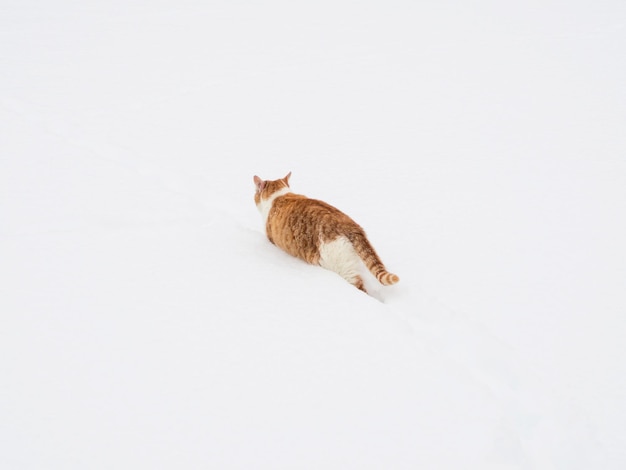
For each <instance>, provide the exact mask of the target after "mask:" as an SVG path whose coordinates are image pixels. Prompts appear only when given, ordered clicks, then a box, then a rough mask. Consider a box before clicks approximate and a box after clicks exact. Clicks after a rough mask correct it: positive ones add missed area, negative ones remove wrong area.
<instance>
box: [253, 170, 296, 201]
mask: <svg viewBox="0 0 626 470" xmlns="http://www.w3.org/2000/svg"><path fill="white" fill-rule="evenodd" d="M289 178H291V172H289V173H287V176H285V177H284V178H281V179H279V180H274V181H265V180H262V179H261V178H259V177H258V176H256V175H255V176H254V185H255V186H256V192H255V193H254V202H255V204H256V206H257V207H258V208H259V210H261V204H262V203H263V202H267V201H271V200H272V199H273V198H272V195H275V194H276V193H277V192H278V191H280V192H281V193H283V194H284V193H287V192H290V189H289Z"/></svg>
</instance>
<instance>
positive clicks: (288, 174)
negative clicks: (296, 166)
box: [283, 171, 291, 186]
mask: <svg viewBox="0 0 626 470" xmlns="http://www.w3.org/2000/svg"><path fill="white" fill-rule="evenodd" d="M289 178H291V171H290V172H289V173H287V176H285V177H284V178H283V181H284V182H285V183H287V186H289Z"/></svg>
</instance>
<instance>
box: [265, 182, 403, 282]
mask: <svg viewBox="0 0 626 470" xmlns="http://www.w3.org/2000/svg"><path fill="white" fill-rule="evenodd" d="M290 177H291V172H289V173H288V174H287V176H285V177H284V178H282V179H279V180H274V181H265V180H262V179H261V178H259V177H258V176H254V178H253V180H254V184H255V186H256V193H255V195H254V202H255V203H256V206H257V208H258V210H259V212H260V213H261V216H262V218H263V222H264V223H265V231H266V234H267V238H268V239H269V241H270V242H272V243H273V244H274V245H276V246H278V247H279V248H282V249H283V250H284V251H286V252H287V253H289V254H290V255H292V256H295V257H297V258H300V259H302V260H304V261H306V262H307V263H310V264H314V265H319V266H322V267H323V268H326V269H329V270H331V271H334V272H336V273H337V274H339V275H340V276H341V277H343V278H344V279H345V280H346V281H348V282H349V283H350V284H352V285H354V286H355V287H356V288H358V289H360V290H362V291H363V292H366V293H367V291H366V290H365V285H364V282H363V278H362V277H361V275H360V269H359V268H360V267H361V262H362V263H363V264H365V266H366V267H367V269H369V271H370V272H371V273H372V274H373V275H374V277H375V278H376V279H377V280H378V282H380V283H381V284H382V285H385V286H388V285H391V284H395V283H396V282H398V281H399V280H400V279H399V278H398V276H396V275H395V274H392V273H390V272H388V271H387V269H386V268H385V266H384V265H383V263H382V261H381V260H380V258H379V257H378V255H377V254H376V251H375V250H374V248H373V247H372V245H371V244H370V242H369V240H368V239H367V236H366V235H365V231H364V230H363V229H362V228H361V227H360V226H359V225H358V224H357V223H356V222H355V221H354V220H352V219H351V218H350V217H348V216H347V215H346V214H344V213H343V212H341V211H340V210H339V209H337V208H335V207H333V206H331V205H330V204H327V203H325V202H323V201H318V200H317V199H309V198H308V197H306V196H303V195H301V194H295V193H293V192H291V188H290V186H289V178H290Z"/></svg>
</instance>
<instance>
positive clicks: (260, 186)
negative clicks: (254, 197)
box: [254, 175, 265, 191]
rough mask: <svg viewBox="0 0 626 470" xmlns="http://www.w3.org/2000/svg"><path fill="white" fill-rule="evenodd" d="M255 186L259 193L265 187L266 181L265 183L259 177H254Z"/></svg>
mask: <svg viewBox="0 0 626 470" xmlns="http://www.w3.org/2000/svg"><path fill="white" fill-rule="evenodd" d="M254 185H255V186H256V190H257V191H262V190H263V188H264V187H265V181H263V180H262V179H261V178H259V177H258V176H257V175H254Z"/></svg>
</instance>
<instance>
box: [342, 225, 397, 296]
mask: <svg viewBox="0 0 626 470" xmlns="http://www.w3.org/2000/svg"><path fill="white" fill-rule="evenodd" d="M348 238H349V239H350V242H351V243H352V246H353V248H354V251H356V252H357V254H358V255H359V257H360V258H361V259H362V260H363V263H364V264H365V266H367V269H369V270H370V272H371V273H372V274H373V275H374V277H375V278H376V279H378V282H380V283H381V284H382V285H383V286H390V285H391V284H395V283H396V282H398V281H399V280H400V278H399V277H398V276H396V275H395V274H392V273H390V272H389V271H387V269H385V265H384V264H383V262H382V261H381V260H380V258H379V257H378V254H377V253H376V251H375V250H374V247H373V246H372V245H371V244H370V242H369V240H368V239H367V237H366V236H365V233H362V232H361V233H354V234H350V236H349V237H348Z"/></svg>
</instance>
